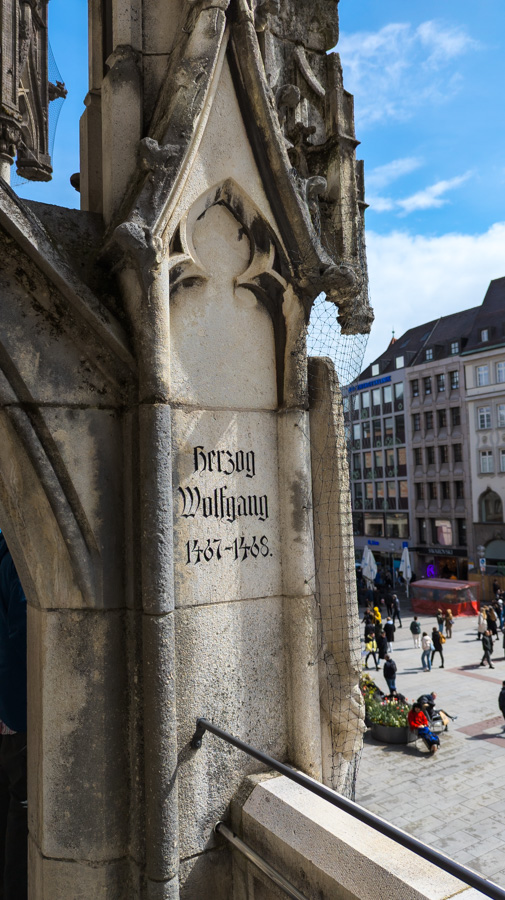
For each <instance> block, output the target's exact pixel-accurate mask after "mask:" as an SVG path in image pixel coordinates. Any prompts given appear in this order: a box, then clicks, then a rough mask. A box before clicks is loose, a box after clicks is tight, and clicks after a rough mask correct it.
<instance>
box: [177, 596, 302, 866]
mask: <svg viewBox="0 0 505 900" xmlns="http://www.w3.org/2000/svg"><path fill="white" fill-rule="evenodd" d="M176 635H177V641H176V649H177V717H178V742H179V809H180V841H181V843H180V853H181V857H183V858H184V857H189V856H194V855H195V854H196V853H199V852H201V851H202V850H204V849H205V848H207V847H208V846H209V845H212V844H213V842H214V837H213V828H214V825H215V824H216V822H217V821H218V819H220V818H221V817H222V816H224V815H225V814H226V810H227V807H228V803H229V801H230V799H231V796H232V794H233V792H234V791H235V790H236V789H237V787H238V785H239V783H240V781H241V780H242V778H243V776H244V775H245V774H247V773H250V772H254V771H258V768H259V769H261V766H260V765H259V764H258V763H256V762H255V761H254V760H252V759H251V758H250V757H248V756H246V755H245V754H243V753H240V751H238V750H235V749H234V748H232V747H231V746H230V745H228V744H226V743H225V742H224V741H221V740H219V739H218V738H215V737H214V736H213V735H211V734H208V735H206V736H205V738H204V740H203V745H202V748H201V749H200V750H198V751H192V750H190V749H189V748H188V744H189V741H190V739H191V737H192V735H193V732H194V729H195V724H196V719H197V718H198V717H199V716H203V717H205V718H208V719H210V720H212V721H213V722H215V723H216V725H219V726H220V727H221V728H224V729H225V730H227V731H230V732H231V733H232V734H236V735H237V736H239V737H240V738H241V739H242V740H244V741H246V742H248V743H250V744H253V745H254V746H256V747H259V748H260V749H262V750H264V751H265V752H266V753H270V754H271V755H272V756H275V757H277V758H278V759H286V747H287V740H288V735H287V731H288V724H287V708H286V643H285V633H284V627H283V617H282V602H281V600H280V599H279V598H270V599H264V600H249V601H241V602H237V603H219V604H212V605H210V606H204V607H197V608H193V609H180V610H177V612H176Z"/></svg>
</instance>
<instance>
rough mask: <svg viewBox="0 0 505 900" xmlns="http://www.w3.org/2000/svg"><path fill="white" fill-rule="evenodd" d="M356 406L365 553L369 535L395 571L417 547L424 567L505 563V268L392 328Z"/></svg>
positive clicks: (354, 440)
mask: <svg viewBox="0 0 505 900" xmlns="http://www.w3.org/2000/svg"><path fill="white" fill-rule="evenodd" d="M379 397H380V400H381V406H380V407H379V405H378V403H377V402H376V403H374V398H375V400H376V401H378V400H379ZM390 397H391V400H390ZM386 400H387V401H389V400H390V402H386ZM400 405H401V410H400ZM349 410H350V432H349V438H350V464H351V480H352V507H353V524H354V540H355V551H356V559H357V561H358V562H359V560H360V559H361V556H362V553H363V550H364V548H365V546H367V545H368V546H369V547H370V549H372V551H373V552H374V555H375V557H376V560H377V562H378V565H379V569H381V567H382V568H383V569H386V570H387V569H391V568H398V566H399V560H400V556H401V552H402V549H403V547H404V546H408V547H409V549H410V551H411V558H412V565H413V570H414V573H415V575H416V576H417V577H446V578H450V577H456V578H458V579H466V578H467V576H468V572H469V571H471V570H472V569H473V568H475V567H477V565H478V560H479V559H483V558H485V559H486V562H487V564H488V566H499V565H500V564H501V563H503V565H505V526H504V519H503V507H504V502H505V278H500V279H496V280H494V281H492V282H491V284H490V286H489V290H488V292H487V294H486V296H485V298H484V301H483V303H482V304H481V306H476V307H473V308H472V309H469V310H464V311H463V312H460V313H454V314H452V315H449V316H442V317H440V318H439V319H436V320H433V321H431V322H428V323H425V324H423V325H420V326H416V327H415V328H412V329H410V330H409V331H407V332H406V333H405V334H404V335H402V336H401V337H400V338H399V339H398V340H395V339H393V340H392V341H391V343H390V344H389V346H388V348H387V349H386V350H385V351H384V353H382V354H381V356H379V357H378V358H377V359H376V360H375V361H374V362H373V363H372V364H371V365H370V366H368V367H367V368H366V369H365V370H364V371H363V372H362V374H361V376H360V378H359V379H358V382H357V383H356V384H355V385H353V386H351V387H350V388H349ZM380 441H382V443H380ZM386 442H387V443H386ZM381 452H383V453H384V462H385V465H384V467H381V466H380V465H379V462H380V460H381V458H382V457H381ZM375 453H377V454H378V456H375V455H374V454H375ZM388 463H389V465H388ZM393 510H394V511H395V513H394V514H393ZM393 515H396V518H393Z"/></svg>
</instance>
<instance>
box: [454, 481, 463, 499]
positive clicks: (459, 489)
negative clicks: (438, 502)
mask: <svg viewBox="0 0 505 900" xmlns="http://www.w3.org/2000/svg"><path fill="white" fill-rule="evenodd" d="M454 490H455V492H456V500H464V499H465V485H464V484H463V482H462V481H455V482H454Z"/></svg>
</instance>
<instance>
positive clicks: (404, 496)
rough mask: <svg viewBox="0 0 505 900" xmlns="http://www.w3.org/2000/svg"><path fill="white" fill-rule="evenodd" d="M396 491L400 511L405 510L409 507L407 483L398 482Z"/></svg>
mask: <svg viewBox="0 0 505 900" xmlns="http://www.w3.org/2000/svg"><path fill="white" fill-rule="evenodd" d="M398 491H399V497H400V499H399V507H400V509H407V508H408V505H409V483H408V481H399V482H398Z"/></svg>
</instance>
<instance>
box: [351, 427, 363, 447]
mask: <svg viewBox="0 0 505 900" xmlns="http://www.w3.org/2000/svg"><path fill="white" fill-rule="evenodd" d="M360 438H361V425H353V426H352V439H353V441H354V443H355V444H359V442H360Z"/></svg>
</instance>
